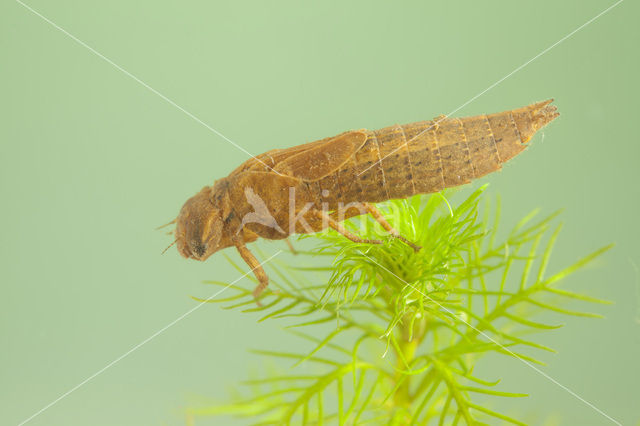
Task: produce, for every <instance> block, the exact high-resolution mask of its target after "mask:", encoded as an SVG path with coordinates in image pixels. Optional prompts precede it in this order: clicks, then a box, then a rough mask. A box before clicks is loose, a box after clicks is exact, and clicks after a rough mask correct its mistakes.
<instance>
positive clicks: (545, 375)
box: [360, 252, 622, 426]
mask: <svg viewBox="0 0 640 426" xmlns="http://www.w3.org/2000/svg"><path fill="white" fill-rule="evenodd" d="M360 253H362V252H360ZM362 255H363V256H364V257H366V258H367V259H369V260H370V261H372V262H373V263H375V264H376V265H378V266H379V267H381V268H382V269H384V270H386V271H387V272H389V273H390V274H391V275H393V276H395V277H396V278H398V279H399V280H400V281H402V282H404V283H405V284H407V285H408V286H409V287H411V288H412V289H414V290H415V291H417V292H418V293H420V294H422V295H423V296H424V297H426V298H427V299H429V300H430V301H432V302H433V303H435V304H436V305H438V306H439V307H440V308H442V309H444V310H445V311H447V313H448V314H449V315H451V316H452V317H453V318H454V319H457V320H460V321H462V322H464V323H465V324H466V325H467V326H468V327H471V328H472V329H474V330H475V331H477V332H478V333H480V334H482V335H483V336H484V337H486V338H487V339H489V340H491V341H492V342H493V343H495V344H496V345H498V346H500V347H501V348H502V349H504V350H505V351H507V352H509V354H511V355H513V356H514V357H516V358H517V359H519V360H520V361H522V362H524V363H525V364H526V365H528V366H529V367H531V368H533V369H534V370H535V371H536V372H538V373H539V374H541V375H542V376H544V377H546V378H547V379H549V380H550V381H552V382H553V383H555V384H556V385H558V386H559V387H561V388H562V389H564V390H565V391H567V392H568V393H570V394H571V395H573V396H574V397H575V398H577V399H579V400H580V401H582V402H584V403H585V404H587V405H588V406H589V407H591V408H593V409H594V410H595V411H597V412H598V413H600V414H601V415H603V416H604V417H606V418H607V419H609V420H611V421H612V422H613V423H615V424H617V425H619V426H622V423H620V422H618V421H617V420H615V419H614V418H613V417H611V416H609V415H607V414H606V413H605V412H604V411H602V410H600V409H599V408H598V407H596V406H595V405H593V404H592V403H590V402H589V401H587V400H586V399H584V398H582V397H581V396H580V395H578V394H577V393H575V392H574V391H572V390H571V389H569V388H568V387H566V386H565V385H563V384H562V383H560V382H558V381H557V380H556V379H554V378H553V377H551V376H549V375H548V374H547V373H545V372H544V371H542V370H540V369H539V368H538V367H536V366H535V365H533V364H532V363H530V362H529V361H527V360H526V359H524V358H522V357H520V356H519V355H517V354H516V353H514V352H512V351H511V350H509V349H508V348H506V347H504V346H503V345H501V344H500V343H499V342H497V341H496V340H494V339H493V338H491V336H489V335H487V334H486V333H485V332H483V331H482V330H479V329H477V328H476V327H474V326H473V325H471V324H469V323H468V322H467V321H465V320H464V319H462V318H460V317H458V316H457V315H456V314H455V313H453V312H451V311H450V310H449V309H447V308H446V307H444V306H442V305H441V304H440V303H438V302H437V301H436V300H434V299H433V298H431V297H429V296H427V295H426V294H424V293H423V292H421V291H420V290H419V289H417V288H416V287H415V286H413V285H411V284H409V283H408V282H406V281H405V280H404V279H402V278H400V277H399V276H397V275H396V274H394V273H393V272H391V271H390V270H389V269H387V268H385V267H384V266H382V265H381V264H379V263H378V262H376V261H375V260H374V259H372V258H371V257H369V256H367V255H366V254H364V253H362Z"/></svg>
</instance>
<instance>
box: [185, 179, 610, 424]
mask: <svg viewBox="0 0 640 426" xmlns="http://www.w3.org/2000/svg"><path fill="white" fill-rule="evenodd" d="M484 189H485V187H482V188H480V189H478V190H476V191H475V192H473V193H472V194H471V195H470V196H469V197H468V198H467V199H465V200H464V201H462V202H461V203H459V204H457V205H456V206H455V207H452V206H451V205H450V204H449V202H448V200H447V199H446V198H445V196H444V195H441V194H434V195H431V196H428V197H413V198H411V199H408V200H398V201H390V202H387V203H384V204H381V205H380V208H381V209H382V210H383V212H384V213H385V216H386V218H387V219H388V221H389V222H390V223H392V224H393V225H394V226H395V227H396V228H397V229H398V231H399V232H400V233H401V234H402V235H404V236H406V237H407V238H409V239H410V240H411V241H413V242H415V243H416V244H418V245H420V246H422V249H421V250H420V251H419V252H415V251H414V250H413V249H412V248H410V247H409V246H407V245H406V244H404V243H402V242H401V241H399V240H398V239H395V238H389V236H388V235H387V234H385V232H384V230H383V229H382V228H380V227H379V226H378V225H377V224H376V223H374V221H372V220H368V219H362V218H359V219H352V220H351V221H349V222H347V226H348V227H350V228H352V230H353V231H354V232H357V233H359V234H360V235H363V236H364V237H366V238H371V239H383V240H384V244H380V245H369V244H358V243H354V242H351V241H349V240H347V239H345V238H344V237H342V236H341V235H339V234H337V233H335V232H334V231H331V230H330V231H325V232H322V233H319V234H315V235H314V236H312V237H311V238H314V239H316V238H317V239H319V245H318V246H317V247H316V248H315V249H313V250H311V251H308V252H301V253H299V258H303V259H304V258H305V257H307V256H315V257H316V258H315V259H314V261H315V265H316V266H311V267H302V266H296V267H292V266H290V265H283V264H276V263H275V262H271V263H270V265H269V267H270V276H271V278H272V282H271V284H270V288H269V289H268V290H267V291H266V292H265V294H264V297H263V299H262V303H263V305H262V306H256V304H255V301H254V300H253V298H252V296H251V288H244V287H241V286H236V285H231V286H229V287H230V288H229V290H227V291H228V293H226V294H224V295H223V296H222V297H221V298H220V299H213V300H206V299H204V300H203V301H208V302H212V303H222V304H224V305H225V307H226V308H228V309H243V310H244V311H245V312H259V313H261V314H263V316H262V317H261V319H260V321H263V320H276V319H286V320H284V321H286V322H287V327H286V330H288V331H290V332H292V333H294V334H295V335H296V336H298V337H299V338H301V339H303V340H304V341H306V342H308V343H307V345H309V344H310V345H311V346H310V348H309V349H308V350H305V351H301V352H283V351H269V350H258V351H255V352H256V353H257V354H260V355H261V356H262V357H264V358H266V359H270V360H271V359H279V360H284V361H286V362H289V363H293V365H294V367H295V368H288V369H284V370H282V369H280V368H276V369H273V370H267V373H266V375H263V376H262V377H256V378H253V379H252V380H249V381H247V382H245V383H244V384H245V387H246V389H245V390H244V392H239V393H238V394H237V395H236V396H235V397H233V399H232V401H231V402H229V403H226V404H221V405H216V406H212V407H202V408H192V409H190V410H189V412H188V418H189V419H190V420H189V422H194V421H195V419H197V418H198V417H199V416H211V415H235V416H240V417H243V418H245V421H247V420H246V419H249V421H250V422H251V423H254V424H265V425H266V424H277V425H281V424H313V425H316V424H340V425H346V424H349V425H352V424H365V423H368V424H394V425H395V424H397V425H405V424H411V425H413V424H416V425H418V424H420V425H430V424H440V425H441V424H467V425H471V424H482V423H483V422H485V423H492V424H493V423H495V422H497V421H506V422H509V423H514V424H524V423H522V421H520V420H518V419H515V418H512V417H509V416H507V415H505V414H502V413H499V412H497V411H495V410H494V409H493V408H490V407H492V406H493V405H494V404H492V403H491V402H492V401H491V398H492V397H507V398H517V397H523V396H526V394H522V393H516V392H510V391H507V390H502V389H500V390H498V386H497V385H498V382H499V380H498V378H495V377H492V378H482V377H478V376H477V375H476V374H475V373H474V367H475V366H476V365H477V363H478V362H479V361H480V358H481V357H483V356H491V355H495V354H499V355H503V356H508V357H515V358H517V359H519V360H521V361H523V362H524V363H526V364H527V365H528V366H529V367H533V368H537V367H535V365H536V364H543V363H542V361H540V360H539V359H537V358H536V356H535V351H538V350H539V351H553V350H552V349H551V348H549V347H546V346H544V345H542V344H540V343H537V342H536V341H534V340H530V337H529V335H530V334H531V333H532V332H545V331H549V330H552V329H555V328H558V327H559V325H552V324H546V323H543V322H540V320H539V319H534V317H535V316H536V315H539V314H540V313H543V312H545V311H547V312H549V311H550V312H554V313H556V314H562V315H573V316H581V317H599V315H597V314H593V313H588V312H582V311H574V310H569V309H567V308H566V307H565V306H564V302H565V301H566V300H571V299H577V300H579V301H581V302H593V303H606V302H605V301H602V300H600V299H595V298H592V297H589V296H586V295H583V294H578V293H574V292H571V291H568V290H565V289H561V288H559V287H558V285H559V283H560V281H561V280H562V279H563V278H565V277H566V276H568V275H569V274H571V273H573V272H575V271H576V270H578V269H580V268H582V267H583V266H584V265H586V264H587V263H589V262H590V261H591V260H593V259H594V258H595V257H597V256H599V255H600V254H602V253H603V252H604V251H606V250H608V249H609V246H607V247H604V248H602V249H600V250H597V251H596V252H594V253H592V254H590V255H588V256H586V257H583V258H582V259H580V260H578V261H577V262H576V263H574V264H573V265H571V266H569V267H567V268H565V269H562V270H560V271H559V272H556V273H554V274H547V265H548V264H549V260H550V256H551V252H552V248H553V246H554V244H555V242H556V239H557V237H558V233H559V231H560V228H561V226H560V225H559V224H556V223H555V222H556V216H557V214H552V215H550V216H548V217H545V218H542V219H539V220H536V217H537V212H533V213H531V214H529V215H527V216H526V217H525V218H524V219H522V220H521V221H520V222H519V223H518V224H517V225H516V226H515V227H513V229H511V230H510V231H509V232H505V233H503V232H499V231H498V223H499V222H500V204H499V202H498V203H495V208H493V209H490V205H489V203H488V202H487V203H483V208H482V209H481V208H480V201H481V199H482V194H483V191H484ZM490 210H492V211H493V213H492V214H491V213H490ZM481 211H482V212H483V213H482V214H481V213H480V212H481ZM357 225H359V226H357ZM502 234H504V235H502ZM318 257H320V258H321V259H325V261H324V262H322V263H323V265H321V266H317V264H318V261H317V258H318ZM295 263H296V264H299V263H303V262H302V261H300V262H298V261H296V262H295ZM233 264H234V265H235V266H236V267H237V268H238V269H240V270H242V269H241V268H239V267H238V266H237V265H236V264H235V263H233ZM243 272H245V271H243ZM208 283H210V284H215V285H220V286H224V287H226V286H228V284H227V283H223V282H214V281H209V282H208ZM231 292H233V294H229V293H231ZM301 346H305V345H304V344H302V343H301ZM532 352H534V355H532V354H531V353H532Z"/></svg>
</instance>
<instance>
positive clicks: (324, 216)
mask: <svg viewBox="0 0 640 426" xmlns="http://www.w3.org/2000/svg"><path fill="white" fill-rule="evenodd" d="M314 213H315V214H316V215H317V216H318V217H319V218H320V219H322V220H323V221H326V223H328V224H329V226H330V227H331V228H333V229H335V230H336V231H338V232H339V233H340V234H342V235H344V236H345V237H347V238H348V239H350V240H351V241H353V242H354V243H364V244H382V241H380V240H367V239H364V238H360V237H358V236H357V235H355V234H353V233H352V232H350V231H349V230H348V229H347V228H345V227H344V226H342V224H341V223H340V222H338V221H336V220H335V219H333V218H332V217H331V216H329V215H328V214H327V213H326V212H323V211H320V210H315V211H314Z"/></svg>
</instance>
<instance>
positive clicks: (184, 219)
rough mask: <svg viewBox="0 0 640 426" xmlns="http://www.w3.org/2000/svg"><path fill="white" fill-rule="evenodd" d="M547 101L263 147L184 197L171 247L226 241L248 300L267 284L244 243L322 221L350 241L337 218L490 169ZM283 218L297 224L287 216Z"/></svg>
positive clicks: (528, 133)
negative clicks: (242, 271) (242, 267)
mask: <svg viewBox="0 0 640 426" xmlns="http://www.w3.org/2000/svg"><path fill="white" fill-rule="evenodd" d="M551 102H552V100H548V101H545V102H540V103H536V104H533V105H529V106H526V107H523V108H519V109H515V110H510V111H505V112H501V113H496V114H489V115H479V116H475V117H466V118H445V117H441V118H437V119H435V120H433V121H421V122H416V123H410V124H406V125H402V126H400V125H395V126H390V127H386V128H383V129H380V130H376V131H367V130H357V131H349V132H345V133H342V134H340V135H338V136H335V137H331V138H325V139H322V140H319V141H316V142H311V143H307V144H304V145H299V146H296V147H293V148H289V149H282V150H272V151H268V152H266V153H264V154H262V155H259V156H257V157H255V158H252V159H251V160H249V161H247V162H245V163H243V164H242V165H241V166H240V167H238V168H237V169H236V170H234V171H233V172H232V173H231V174H230V175H229V176H227V177H226V178H223V179H220V180H218V181H216V182H215V184H214V185H213V186H212V187H204V188H203V189H202V190H201V191H200V192H199V193H198V194H197V195H196V196H194V197H192V198H191V199H189V200H188V201H187V202H186V203H185V205H184V206H183V207H182V210H181V211H180V214H179V216H178V218H177V219H176V220H177V226H176V230H175V235H176V242H177V244H178V250H179V252H180V253H181V254H182V255H183V256H184V257H191V258H194V259H198V260H205V259H206V258H208V257H209V256H210V255H211V254H213V253H214V252H216V251H218V250H220V249H222V248H225V247H229V246H232V245H235V246H236V247H237V248H238V250H239V251H240V254H241V255H242V257H243V258H244V259H245V261H247V263H248V264H249V265H250V266H251V267H252V268H253V270H254V273H256V276H257V277H258V279H259V280H260V282H261V284H260V285H259V286H258V288H257V289H256V292H255V293H254V294H256V296H257V295H258V294H259V293H260V291H261V290H262V289H263V288H264V287H266V285H267V282H268V280H267V277H266V274H265V273H264V271H263V270H262V268H261V267H260V266H259V263H258V262H257V260H256V259H255V258H254V257H253V256H252V255H251V253H250V252H249V251H248V249H247V248H246V247H245V245H244V244H245V243H247V242H251V241H255V240H256V239H257V238H259V237H262V238H267V239H283V238H286V237H287V236H288V235H290V234H294V233H308V232H317V231H320V230H322V229H324V228H325V227H327V226H331V227H333V228H335V229H337V230H338V231H339V232H342V233H343V234H344V235H345V236H347V237H348V238H351V239H354V238H355V239H356V240H357V237H356V236H354V235H352V234H350V233H348V231H346V230H344V228H341V226H340V225H339V223H338V222H339V220H341V219H344V218H346V217H350V216H353V215H357V214H363V213H372V214H373V216H374V217H376V220H379V221H384V219H382V218H381V217H378V216H379V215H378V214H377V211H376V210H375V207H373V206H372V205H371V204H369V203H376V202H380V201H384V200H389V199H397V198H407V197H410V196H412V195H414V194H423V193H431V192H437V191H441V190H442V189H444V188H448V187H453V186H458V185H462V184H465V183H468V182H470V181H471V180H472V179H475V178H478V177H481V176H484V175H486V174H488V173H491V172H493V171H496V170H499V169H500V168H501V164H502V163H504V162H506V161H508V160H509V159H511V158H513V157H514V156H515V155H517V154H518V153H520V152H521V151H523V150H524V149H525V148H526V143H527V142H528V141H529V140H530V139H531V137H532V136H533V135H534V134H535V133H536V131H538V130H539V129H540V128H542V127H544V126H545V125H546V124H548V123H549V122H551V121H552V120H553V119H555V118H556V117H557V116H558V113H557V112H556V108H555V107H554V106H552V105H550V103H551ZM344 206H347V207H354V206H363V207H364V209H359V210H358V209H354V208H351V209H348V211H346V214H345V210H346V209H345V208H344ZM259 210H260V211H259ZM327 212H331V213H327ZM292 216H296V218H299V219H302V220H300V221H297V220H296V221H292V220H291V219H292ZM247 218H248V219H249V220H247ZM381 223H382V222H381ZM305 224H308V226H305ZM382 224H383V226H385V228H386V229H388V230H389V231H391V232H392V233H393V232H394V231H393V228H391V227H390V225H388V224H386V222H385V223H382ZM396 236H398V235H396ZM400 238H401V237H400ZM405 241H406V240H405Z"/></svg>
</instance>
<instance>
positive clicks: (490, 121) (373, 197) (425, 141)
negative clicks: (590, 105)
mask: <svg viewBox="0 0 640 426" xmlns="http://www.w3.org/2000/svg"><path fill="white" fill-rule="evenodd" d="M551 102H552V100H548V101H545V102H539V103H536V104H533V105H529V106H526V107H523V108H519V109H515V110H510V111H504V112H500V113H496V114H489V115H479V116H475V117H466V118H444V117H442V118H436V119H434V120H432V121H420V122H416V123H410V124H405V125H402V126H400V125H395V126H390V127H386V128H384V129H380V130H376V131H369V132H368V138H367V141H366V143H365V144H364V145H363V146H362V148H360V149H359V150H358V151H357V152H356V154H355V155H354V156H352V158H351V159H350V160H349V161H348V162H347V163H346V164H345V165H344V166H343V167H341V168H340V170H338V171H337V172H336V173H334V174H332V175H331V176H327V177H325V178H323V179H321V180H320V181H319V182H317V184H318V187H319V188H322V189H327V190H328V191H329V193H328V194H327V197H323V198H324V200H325V201H329V202H330V203H331V204H332V205H333V204H334V203H337V202H343V203H349V202H363V201H367V202H379V201H383V200H388V199H395V198H406V197H409V196H411V195H414V194H420V193H431V192H437V191H441V190H442V189H444V188H448V187H452V186H457V185H462V184H465V183H468V182H470V181H471V180H472V179H475V178H478V177H481V176H484V175H486V174H488V173H491V172H493V171H496V170H499V169H500V168H501V164H502V163H504V162H505V161H507V160H509V159H511V158H513V157H514V156H515V155H517V154H518V153H520V152H521V151H523V150H524V149H525V147H526V145H525V144H526V143H527V142H528V141H529V140H530V139H531V137H532V136H533V135H534V134H535V132H536V131H537V130H539V129H540V128H542V127H544V126H545V125H546V124H548V123H549V122H551V121H552V120H553V119H554V118H556V117H557V116H558V113H557V112H556V108H555V106H552V105H550V103H551Z"/></svg>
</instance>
